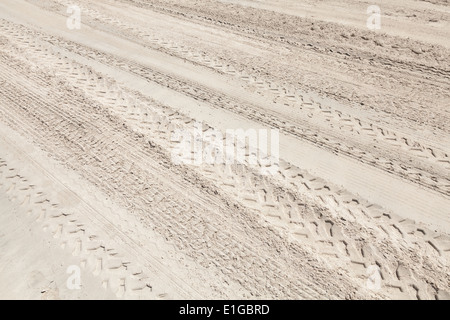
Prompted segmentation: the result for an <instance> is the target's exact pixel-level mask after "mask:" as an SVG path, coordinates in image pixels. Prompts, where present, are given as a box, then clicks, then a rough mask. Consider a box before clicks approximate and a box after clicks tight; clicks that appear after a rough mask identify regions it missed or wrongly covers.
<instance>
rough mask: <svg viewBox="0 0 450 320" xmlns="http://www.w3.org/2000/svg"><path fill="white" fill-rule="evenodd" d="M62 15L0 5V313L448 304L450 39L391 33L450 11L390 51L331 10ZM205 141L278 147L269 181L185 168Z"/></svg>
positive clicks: (352, 13) (84, 8)
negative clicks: (58, 305)
mask: <svg viewBox="0 0 450 320" xmlns="http://www.w3.org/2000/svg"><path fill="white" fill-rule="evenodd" d="M347 2H349V3H352V1H350V0H349V1H347ZM72 4H73V3H72V2H70V1H65V0H44V1H35V0H27V1H23V0H20V1H12V0H5V1H2V3H0V9H1V11H0V44H1V46H0V70H1V74H0V86H1V90H0V115H1V118H0V145H1V148H0V151H1V152H0V209H1V210H0V214H1V216H0V219H1V221H2V224H1V230H0V232H1V236H0V247H1V248H2V251H4V254H3V255H2V257H1V258H0V266H1V268H2V269H3V272H2V273H1V277H4V279H5V281H4V282H3V283H5V285H4V288H1V290H0V297H4V298H9V297H12V298H32V299H38V298H43V299H55V298H62V299H72V298H106V299H114V298H126V299H133V298H139V299H172V298H175V299H179V298H181V299H187V298H269V299H272V298H278V299H280V298H287V299H380V298H381V299H383V298H385V299H386V298H394V299H395V298H408V299H448V298H449V297H450V296H449V292H450V285H449V284H450V270H449V262H448V261H449V259H450V209H449V208H450V158H449V156H450V149H449V147H448V146H449V142H450V136H449V131H448V125H447V123H448V113H449V111H450V110H449V102H450V99H449V96H448V94H449V91H448V89H449V88H450V70H448V65H449V62H450V61H449V56H450V55H449V53H450V49H449V48H448V46H447V45H446V43H445V41H443V37H444V35H447V36H449V35H448V32H447V33H446V32H445V31H443V30H444V29H442V28H441V27H440V25H435V24H430V25H427V27H426V28H425V29H424V30H425V31H421V32H422V33H421V34H417V35H416V36H415V37H412V38H407V27H408V26H409V27H411V26H412V25H413V24H414V21H413V20H408V18H407V17H406V18H405V17H400V16H398V17H397V16H396V15H397V14H398V13H399V12H402V10H403V12H404V11H407V10H410V11H411V12H415V13H416V15H417V12H422V14H423V17H421V18H424V19H425V16H427V15H431V13H433V12H435V13H436V14H437V13H439V17H440V19H441V20H440V24H441V25H444V26H445V25H448V23H449V21H450V18H449V17H448V15H447V14H446V13H445V12H446V11H445V10H443V7H445V5H444V4H431V3H429V4H427V5H426V6H424V5H422V4H417V5H415V6H414V5H412V4H410V3H408V2H407V1H403V2H401V3H399V4H398V5H393V4H390V5H389V6H387V8H386V9H387V12H388V13H390V14H389V20H388V24H387V30H386V32H387V34H380V33H379V32H378V33H375V32H371V31H369V30H367V29H365V28H364V27H361V26H360V25H359V24H358V23H357V21H358V20H359V19H361V17H358V16H357V14H356V11H357V10H356V9H355V8H356V7H355V8H353V7H351V8H352V9H349V10H348V11H347V13H345V12H343V11H342V10H339V14H338V15H337V16H338V17H340V18H339V19H342V20H339V19H337V18H333V17H332V15H331V14H330V13H327V8H329V6H332V5H333V4H331V3H328V2H327V1H326V2H324V3H323V4H322V7H314V6H313V7H310V8H309V9H308V10H310V11H311V12H313V13H314V17H315V18H311V17H310V16H308V15H306V16H304V15H302V14H300V12H303V11H302V10H301V9H302V7H295V6H294V5H293V4H292V3H290V2H289V1H287V2H286V3H285V7H284V9H283V6H282V5H280V3H279V2H276V1H269V0H267V1H245V2H242V3H241V5H239V4H237V2H234V1H201V2H198V1H193V0H184V1H171V0H170V1H163V2H160V1H137V0H136V1H135V0H120V1H112V0H102V1H96V2H95V3H92V2H90V1H85V0H80V1H78V4H77V5H78V6H79V7H80V9H81V13H82V16H81V17H82V28H81V30H69V29H68V28H67V27H66V19H67V13H66V10H67V7H68V6H70V5H72ZM275 6H276V7H275ZM306 7H308V6H307V5H306V4H305V8H306ZM288 9H289V10H291V11H292V12H291V13H289V12H288ZM296 10H297V11H296ZM22 12H27V14H26V15H25V14H23V13H22ZM305 12H306V11H305ZM394 13H395V14H394ZM245 16H247V17H248V19H244V17H245ZM396 19H398V22H399V25H400V27H399V29H398V30H397V29H395V21H397V20H396ZM337 20H339V21H342V22H341V23H340V22H339V21H337ZM433 21H434V20H433ZM433 28H436V30H439V32H437V33H436V36H435V38H433V37H432V36H430V37H429V38H427V39H425V37H424V35H423V32H431V31H432V30H433ZM313 31H314V32H313ZM418 47H420V50H419V51H420V52H419V51H418V49H417V48H418ZM381 79H382V80H381ZM198 121H201V122H203V127H202V128H203V130H204V132H209V130H212V129H214V130H219V131H221V132H223V133H224V132H225V131H226V130H227V129H238V128H242V129H269V128H272V129H279V130H280V146H279V147H280V163H279V164H280V166H279V168H278V169H277V170H276V172H273V174H272V175H262V174H261V170H262V169H263V168H264V165H263V164H262V163H261V162H259V163H258V164H257V165H256V166H255V165H251V164H250V163H248V161H246V162H245V163H244V164H240V165H225V164H203V165H200V166H193V165H176V164H175V163H174V160H173V158H172V157H171V150H172V149H173V148H174V147H175V146H176V141H174V140H173V139H172V137H173V136H174V133H175V132H177V131H179V130H192V129H193V128H194V126H195V124H196V123H197V122H198ZM37 252H40V253H41V254H39V255H37V254H36V253H37ZM17 255H20V256H21V257H23V259H24V260H23V261H26V263H25V262H24V263H25V264H20V263H18V262H17V261H16V259H17ZM49 257H52V258H49ZM69 266H79V267H80V268H81V270H82V273H81V279H82V281H81V284H82V287H81V290H69V289H68V287H67V284H66V280H67V278H68V277H69V274H67V273H66V269H67V268H68V267H69ZM374 268H375V269H376V270H377V271H376V272H379V276H380V283H379V287H377V288H375V289H374V288H373V287H372V286H371V283H370V281H371V280H370V279H373V278H370V276H371V275H373V270H374ZM11 278H17V279H18V280H17V281H10V280H8V281H6V279H11ZM369 278H370V279H369ZM2 279H3V278H2Z"/></svg>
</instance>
